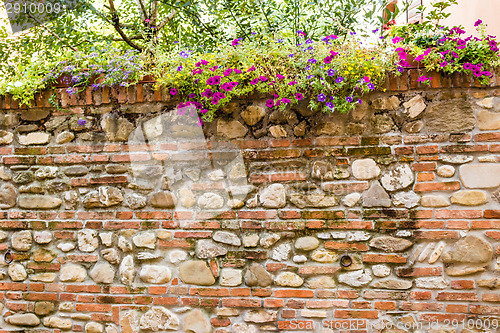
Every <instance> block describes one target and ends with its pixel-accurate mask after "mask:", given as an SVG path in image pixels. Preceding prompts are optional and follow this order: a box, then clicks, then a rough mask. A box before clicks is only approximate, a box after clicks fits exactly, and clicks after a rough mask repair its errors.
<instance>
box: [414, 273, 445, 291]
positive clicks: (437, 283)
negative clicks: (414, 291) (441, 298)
mask: <svg viewBox="0 0 500 333" xmlns="http://www.w3.org/2000/svg"><path fill="white" fill-rule="evenodd" d="M449 285H450V282H449V281H448V280H446V279H445V278H443V277H441V276H439V277H437V276H431V277H421V278H418V279H416V280H415V286H416V287H417V288H422V289H446V288H448V286H449Z"/></svg>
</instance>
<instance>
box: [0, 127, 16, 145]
mask: <svg viewBox="0 0 500 333" xmlns="http://www.w3.org/2000/svg"><path fill="white" fill-rule="evenodd" d="M13 140H14V134H12V133H11V132H8V131H3V130H0V145H10V144H11V143H12V141H13Z"/></svg>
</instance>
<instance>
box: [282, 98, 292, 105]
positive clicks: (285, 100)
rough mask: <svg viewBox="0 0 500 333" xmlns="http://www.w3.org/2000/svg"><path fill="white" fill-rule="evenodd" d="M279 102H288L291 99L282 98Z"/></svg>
mask: <svg viewBox="0 0 500 333" xmlns="http://www.w3.org/2000/svg"><path fill="white" fill-rule="evenodd" d="M281 102H283V104H288V103H290V102H291V101H290V100H289V99H288V98H282V99H281Z"/></svg>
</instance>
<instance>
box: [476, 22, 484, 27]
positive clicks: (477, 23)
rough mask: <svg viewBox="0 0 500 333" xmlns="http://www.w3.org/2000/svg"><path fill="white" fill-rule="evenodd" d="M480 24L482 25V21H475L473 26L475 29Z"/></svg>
mask: <svg viewBox="0 0 500 333" xmlns="http://www.w3.org/2000/svg"><path fill="white" fill-rule="evenodd" d="M481 23H483V21H481V20H477V21H476V23H474V26H475V27H477V26H479V25H480V24H481Z"/></svg>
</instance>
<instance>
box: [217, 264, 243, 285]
mask: <svg viewBox="0 0 500 333" xmlns="http://www.w3.org/2000/svg"><path fill="white" fill-rule="evenodd" d="M242 282H243V275H242V272H241V270H239V269H234V268H223V269H222V270H221V272H220V278H219V284H220V285H221V286H225V287H236V286H239V285H240V284H241V283H242Z"/></svg>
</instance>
